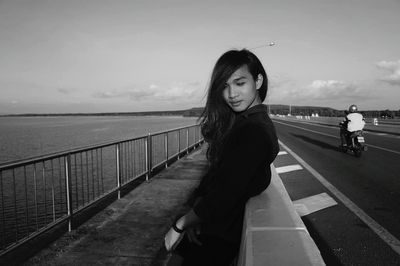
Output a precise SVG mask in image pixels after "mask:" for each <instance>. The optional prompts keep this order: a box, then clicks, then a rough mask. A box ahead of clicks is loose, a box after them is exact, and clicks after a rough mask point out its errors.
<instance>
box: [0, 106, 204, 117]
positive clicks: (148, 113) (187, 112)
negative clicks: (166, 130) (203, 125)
mask: <svg viewBox="0 0 400 266" xmlns="http://www.w3.org/2000/svg"><path fill="white" fill-rule="evenodd" d="M201 110H203V108H192V109H187V110H175V111H146V112H110V113H33V114H28V113H25V114H0V117H43V116H184V117H192V116H199V115H200V114H201Z"/></svg>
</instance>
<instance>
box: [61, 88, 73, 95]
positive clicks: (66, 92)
mask: <svg viewBox="0 0 400 266" xmlns="http://www.w3.org/2000/svg"><path fill="white" fill-rule="evenodd" d="M57 91H58V92H59V93H62V94H71V93H72V92H74V91H75V89H71V88H58V89H57Z"/></svg>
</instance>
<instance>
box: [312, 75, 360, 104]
mask: <svg viewBox="0 0 400 266" xmlns="http://www.w3.org/2000/svg"><path fill="white" fill-rule="evenodd" d="M305 94H306V95H307V96H308V97H311V98H313V99H316V100H331V99H340V98H359V97H360V96H363V95H360V89H359V88H358V87H357V85H355V84H352V83H346V82H344V81H339V80H314V81H313V82H312V83H311V84H310V85H309V86H308V88H307V90H306V91H305Z"/></svg>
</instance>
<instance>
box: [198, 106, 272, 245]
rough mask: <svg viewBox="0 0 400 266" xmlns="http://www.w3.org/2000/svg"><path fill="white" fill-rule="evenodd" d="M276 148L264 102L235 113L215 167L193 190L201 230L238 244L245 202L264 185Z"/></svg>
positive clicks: (269, 172) (267, 182)
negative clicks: (195, 196) (235, 115)
mask: <svg viewBox="0 0 400 266" xmlns="http://www.w3.org/2000/svg"><path fill="white" fill-rule="evenodd" d="M278 151H279V145H278V139H277V136H276V132H275V127H274V125H273V123H272V121H271V119H270V118H269V116H268V112H267V107H266V106H265V105H262V104H260V105H256V106H254V107H252V108H250V109H248V110H246V111H245V112H243V113H241V114H239V115H238V117H237V118H236V120H235V123H234V125H233V127H232V129H231V130H230V133H229V135H228V136H227V137H226V141H225V144H224V147H223V149H222V153H221V157H220V160H219V163H218V165H217V167H215V169H214V170H213V171H212V172H211V171H209V172H208V173H207V174H206V175H205V176H204V177H203V179H202V181H201V182H200V185H199V187H198V189H197V191H196V194H197V196H198V197H199V200H198V201H197V203H196V204H195V206H194V207H193V210H194V212H195V213H196V215H197V216H199V217H200V219H201V220H202V225H201V227H202V233H204V234H209V235H214V236H216V237H219V238H222V239H223V240H226V241H228V242H230V243H232V244H239V243H240V238H241V231H242V226H243V216H244V210H245V205H246V202H247V200H248V199H249V198H250V197H253V196H255V195H258V194H259V193H261V192H262V191H263V190H265V189H266V188H267V187H268V185H269V183H270V181H271V170H270V164H271V163H272V162H273V160H274V159H275V157H276V155H277V154H278Z"/></svg>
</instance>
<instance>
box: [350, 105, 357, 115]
mask: <svg viewBox="0 0 400 266" xmlns="http://www.w3.org/2000/svg"><path fill="white" fill-rule="evenodd" d="M357 110H358V108H357V105H355V104H352V105H350V107H349V112H350V113H355V112H357Z"/></svg>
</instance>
